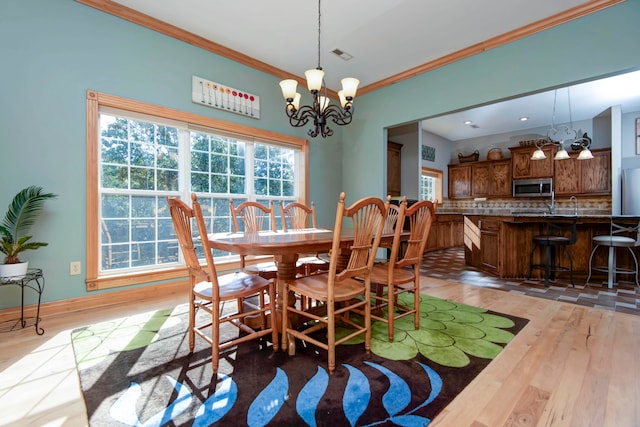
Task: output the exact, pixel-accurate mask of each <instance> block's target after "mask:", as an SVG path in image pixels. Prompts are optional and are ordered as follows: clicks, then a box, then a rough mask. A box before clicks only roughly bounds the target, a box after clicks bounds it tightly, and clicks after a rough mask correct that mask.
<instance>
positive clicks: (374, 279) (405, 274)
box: [371, 262, 415, 285]
mask: <svg viewBox="0 0 640 427" xmlns="http://www.w3.org/2000/svg"><path fill="white" fill-rule="evenodd" d="M414 278H415V275H414V274H413V269H408V268H396V269H394V270H393V281H394V282H395V283H396V284H398V283H408V282H413V279H414ZM388 282H389V264H388V263H386V262H385V263H379V264H376V265H374V266H373V269H372V270H371V283H377V284H380V285H387V284H388Z"/></svg>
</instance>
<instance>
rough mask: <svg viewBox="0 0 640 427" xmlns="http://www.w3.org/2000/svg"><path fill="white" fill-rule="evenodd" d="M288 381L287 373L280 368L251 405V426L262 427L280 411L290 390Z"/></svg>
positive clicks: (249, 415)
mask: <svg viewBox="0 0 640 427" xmlns="http://www.w3.org/2000/svg"><path fill="white" fill-rule="evenodd" d="M288 381H289V379H288V378H287V374H285V373H284V371H283V370H282V369H280V368H278V369H277V371H276V376H275V378H274V379H273V380H272V381H271V382H270V383H269V385H267V386H266V387H265V389H264V390H262V392H261V393H260V394H259V395H258V397H256V399H255V400H254V401H253V403H252V404H251V406H250V407H249V413H248V414H247V424H248V425H249V427H262V426H264V425H266V424H267V423H269V421H271V419H272V418H273V417H274V416H275V415H276V414H277V413H278V411H279V410H280V408H281V407H282V405H283V404H284V399H285V398H286V397H287V393H288V392H289V382H288Z"/></svg>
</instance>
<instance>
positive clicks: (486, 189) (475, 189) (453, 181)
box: [449, 159, 511, 199]
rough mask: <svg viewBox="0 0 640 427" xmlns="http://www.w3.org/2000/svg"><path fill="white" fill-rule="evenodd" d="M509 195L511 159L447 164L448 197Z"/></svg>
mask: <svg viewBox="0 0 640 427" xmlns="http://www.w3.org/2000/svg"><path fill="white" fill-rule="evenodd" d="M486 196H511V159H503V160H487V161H482V162H474V163H469V164H459V165H449V198H450V199H462V198H469V197H486Z"/></svg>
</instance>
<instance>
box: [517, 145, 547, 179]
mask: <svg viewBox="0 0 640 427" xmlns="http://www.w3.org/2000/svg"><path fill="white" fill-rule="evenodd" d="M535 149H536V148H535V147H534V146H528V147H511V148H509V150H510V151H511V174H512V178H513V179H523V178H551V177H553V156H554V155H555V147H554V146H553V145H548V146H546V147H543V148H542V151H543V152H544V154H545V155H546V156H547V158H546V159H544V160H531V155H532V154H533V152H534V151H535Z"/></svg>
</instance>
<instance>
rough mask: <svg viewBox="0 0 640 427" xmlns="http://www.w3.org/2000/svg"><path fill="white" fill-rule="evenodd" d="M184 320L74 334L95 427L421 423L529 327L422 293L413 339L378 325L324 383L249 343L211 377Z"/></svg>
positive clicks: (313, 360)
mask: <svg viewBox="0 0 640 427" xmlns="http://www.w3.org/2000/svg"><path fill="white" fill-rule="evenodd" d="M187 311H188V308H187V306H186V305H181V306H178V307H176V308H174V309H167V310H161V311H156V312H151V313H144V314H140V315H137V316H132V317H128V318H123V319H118V320H113V321H109V322H103V323H99V324H96V325H92V326H87V327H84V328H80V329H76V330H74V331H73V332H72V341H73V346H74V352H75V356H76V363H77V368H78V373H79V377H80V384H81V387H82V391H83V395H84V399H85V403H86V406H87V414H88V417H89V423H90V425H91V426H94V427H95V426H164V425H167V426H191V425H193V426H214V425H215V426H218V425H219V426H227V425H228V426H242V425H247V426H266V425H268V426H306V425H309V426H334V427H335V426H374V425H376V426H378V425H386V426H393V425H398V426H408V427H409V426H426V425H428V424H429V422H430V420H431V419H433V417H435V416H436V415H437V414H438V413H439V412H440V411H441V410H442V409H443V408H444V407H445V406H446V405H447V404H448V403H449V402H450V401H451V400H453V398H455V396H456V395H457V394H458V393H459V392H460V391H462V389H464V387H466V385H467V384H468V383H469V382H470V381H471V380H472V379H473V378H474V377H475V376H476V375H477V374H478V373H479V372H480V371H481V370H482V369H484V367H485V366H487V365H488V364H489V363H490V362H491V360H492V359H493V358H495V357H496V356H497V355H498V354H499V353H500V351H501V350H502V349H503V348H504V346H505V345H506V344H507V343H509V342H510V341H511V340H512V339H513V338H514V336H515V334H516V333H517V332H518V331H520V330H521V329H522V328H523V327H524V326H525V325H526V323H527V320H526V319H521V318H517V317H513V316H508V315H505V314H500V313H495V312H491V311H488V310H485V309H482V308H478V307H472V306H469V305H464V304H460V303H456V302H452V301H446V300H442V299H437V298H433V297H430V296H427V295H422V296H421V323H420V329H419V330H417V331H416V330H414V328H413V322H412V321H411V320H410V319H406V318H405V320H401V321H398V322H396V332H395V341H394V342H393V343H389V342H388V341H387V327H386V324H385V323H381V322H375V323H374V324H373V326H372V352H371V354H369V355H367V354H365V352H364V345H363V344H362V340H353V341H352V342H350V343H349V345H342V346H339V347H338V348H337V353H336V359H337V366H336V371H335V373H334V374H333V375H331V376H330V375H328V372H327V370H326V353H325V352H324V351H322V350H320V349H317V348H316V347H314V346H308V347H306V346H304V345H302V344H300V343H298V345H297V351H296V355H295V356H288V355H287V354H286V353H285V352H281V351H279V352H275V353H274V352H273V348H272V346H271V343H270V342H268V341H254V342H250V343H245V344H242V345H240V346H239V347H237V348H234V349H232V350H229V351H227V352H224V353H223V354H222V358H221V362H220V372H219V373H218V375H217V376H216V377H214V376H213V375H212V371H211V364H210V361H211V350H210V348H209V347H208V346H206V345H205V343H204V341H202V340H200V339H197V340H196V349H195V351H194V353H193V354H189V351H188V338H187V332H186V331H187ZM345 332H346V331H338V333H345ZM231 333H235V331H231Z"/></svg>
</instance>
